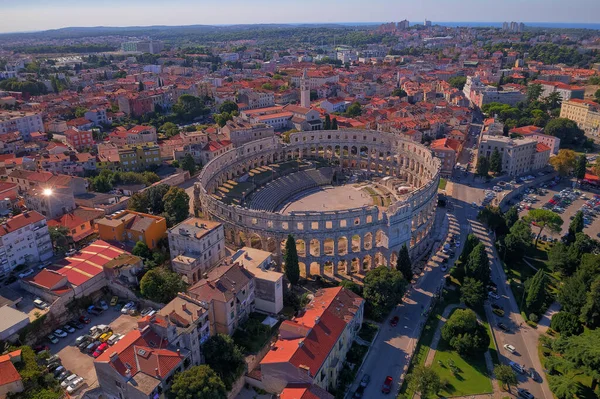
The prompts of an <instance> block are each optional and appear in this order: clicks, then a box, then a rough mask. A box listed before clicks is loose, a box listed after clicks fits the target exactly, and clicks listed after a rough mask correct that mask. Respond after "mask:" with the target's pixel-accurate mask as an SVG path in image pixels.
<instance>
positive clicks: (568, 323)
mask: <svg viewBox="0 0 600 399" xmlns="http://www.w3.org/2000/svg"><path fill="white" fill-rule="evenodd" d="M550 327H551V328H552V329H553V330H555V331H558V332H559V333H561V334H562V335H563V336H569V335H579V334H581V333H582V332H583V326H582V325H581V323H580V322H579V318H578V317H577V316H575V315H574V314H571V313H569V312H558V313H555V314H554V315H553V316H552V320H551V321H550Z"/></svg>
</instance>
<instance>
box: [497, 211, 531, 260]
mask: <svg viewBox="0 0 600 399" xmlns="http://www.w3.org/2000/svg"><path fill="white" fill-rule="evenodd" d="M530 245H531V226H530V224H529V223H526V222H524V221H523V220H518V221H517V222H516V223H515V224H514V225H513V226H512V227H511V228H510V233H509V234H507V235H506V237H504V242H503V246H504V250H503V253H502V257H503V259H504V260H507V259H510V260H516V259H520V258H521V257H522V256H523V253H524V252H525V250H527V248H529V246H530Z"/></svg>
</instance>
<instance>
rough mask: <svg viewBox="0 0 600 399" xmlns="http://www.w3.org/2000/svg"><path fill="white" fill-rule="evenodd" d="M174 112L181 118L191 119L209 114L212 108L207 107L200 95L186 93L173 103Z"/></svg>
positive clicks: (184, 119)
mask: <svg viewBox="0 0 600 399" xmlns="http://www.w3.org/2000/svg"><path fill="white" fill-rule="evenodd" d="M173 112H174V113H175V115H176V116H177V117H178V118H179V119H181V120H183V121H191V120H193V119H194V118H197V117H199V116H202V115H206V114H208V113H209V112H210V110H209V109H208V108H206V107H205V105H204V102H203V101H202V99H200V98H199V97H195V96H192V95H190V94H184V95H182V96H180V97H179V99H178V100H177V102H176V103H175V104H173Z"/></svg>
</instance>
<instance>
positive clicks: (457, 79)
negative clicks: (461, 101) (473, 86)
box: [448, 76, 467, 90]
mask: <svg viewBox="0 0 600 399" xmlns="http://www.w3.org/2000/svg"><path fill="white" fill-rule="evenodd" d="M448 83H449V84H450V86H452V87H454V88H457V89H458V90H462V89H463V88H464V87H465V84H466V83H467V78H466V77H465V76H453V77H451V78H450V79H448Z"/></svg>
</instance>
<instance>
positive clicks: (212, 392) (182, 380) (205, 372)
mask: <svg viewBox="0 0 600 399" xmlns="http://www.w3.org/2000/svg"><path fill="white" fill-rule="evenodd" d="M171 394H172V398H173V399H225V398H227V390H226V389H225V384H224V383H223V380H221V378H220V377H219V376H218V375H217V373H215V371H214V370H213V369H211V368H210V367H209V366H207V365H205V364H202V365H200V366H193V367H191V368H189V369H187V370H185V371H183V372H181V373H177V374H175V379H174V380H173V385H171Z"/></svg>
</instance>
